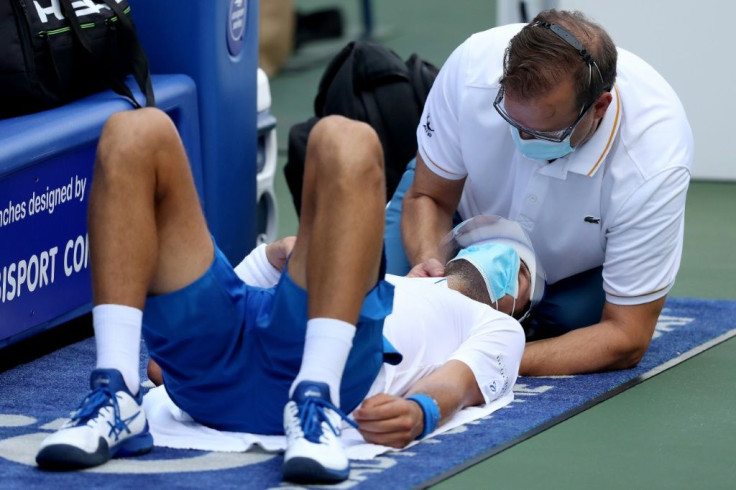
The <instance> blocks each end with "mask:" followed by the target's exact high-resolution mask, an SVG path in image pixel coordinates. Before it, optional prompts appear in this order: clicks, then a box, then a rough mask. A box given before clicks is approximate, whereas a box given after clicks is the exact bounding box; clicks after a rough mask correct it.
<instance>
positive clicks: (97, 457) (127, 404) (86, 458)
mask: <svg viewBox="0 0 736 490" xmlns="http://www.w3.org/2000/svg"><path fill="white" fill-rule="evenodd" d="M90 388H91V389H92V391H91V392H90V393H89V395H87V397H86V398H85V399H84V401H82V404H81V405H80V406H79V408H78V409H77V411H76V412H73V413H72V417H71V419H70V420H69V421H67V422H66V423H65V424H64V425H63V426H62V427H61V428H60V429H59V430H58V431H57V432H55V433H53V434H51V435H50V436H49V437H47V438H46V439H45V440H44V441H43V442H42V443H41V448H40V449H39V451H38V454H37V455H36V463H38V465H39V466H41V467H43V468H47V469H54V470H72V469H80V468H90V467H92V466H98V465H101V464H103V463H105V462H107V461H108V460H109V459H110V458H115V457H122V456H134V455H138V454H144V453H147V452H148V451H150V450H151V448H152V447H153V438H152V437H151V434H150V433H149V432H148V422H147V421H146V414H145V413H144V412H143V407H142V406H141V403H142V401H143V397H142V395H141V393H139V394H138V396H133V395H132V394H131V393H130V391H128V388H127V387H126V386H125V381H124V380H123V376H122V375H121V374H120V372H119V371H118V370H116V369H95V370H94V371H92V375H91V377H90Z"/></svg>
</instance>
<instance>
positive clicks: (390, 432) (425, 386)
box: [353, 360, 484, 448]
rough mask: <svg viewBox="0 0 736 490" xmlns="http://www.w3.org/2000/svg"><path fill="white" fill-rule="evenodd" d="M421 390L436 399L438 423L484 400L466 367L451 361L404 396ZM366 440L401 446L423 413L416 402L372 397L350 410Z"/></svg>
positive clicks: (419, 423)
mask: <svg viewBox="0 0 736 490" xmlns="http://www.w3.org/2000/svg"><path fill="white" fill-rule="evenodd" d="M415 393H424V394H427V395H429V396H431V397H432V398H434V400H435V401H436V402H437V405H438V406H439V409H440V425H441V424H443V423H444V422H445V421H447V420H448V419H449V418H450V417H452V416H453V415H454V414H455V412H457V411H458V410H461V409H463V408H465V407H469V406H473V405H480V404H482V403H484V400H483V395H482V394H481V391H480V388H478V383H477V382H476V379H475V376H474V375H473V372H472V371H471V370H470V368H469V367H468V366H467V365H466V364H465V363H463V362H461V361H456V360H451V361H448V362H446V363H445V364H444V365H442V367H440V368H439V369H437V370H436V371H434V372H433V373H432V374H430V375H429V376H427V377H425V378H422V379H421V380H419V381H418V382H417V383H415V384H414V386H412V388H411V389H410V390H409V393H407V396H410V395H413V394H415ZM353 417H354V418H355V421H356V422H357V423H358V426H359V430H360V433H361V434H362V435H363V437H364V438H365V440H366V441H368V442H371V443H373V444H381V445H384V446H391V447H396V448H401V447H404V446H406V445H407V444H409V443H410V442H412V441H413V440H414V439H416V438H417V437H418V436H419V435H420V434H421V433H422V431H423V430H424V413H423V412H422V409H421V408H420V407H419V405H418V404H417V403H416V402H413V401H411V400H407V399H406V398H401V397H398V396H394V395H388V394H385V393H382V394H379V395H376V396H373V397H371V398H369V399H367V400H365V401H364V402H363V404H362V405H361V407H360V408H358V409H357V410H355V411H354V412H353Z"/></svg>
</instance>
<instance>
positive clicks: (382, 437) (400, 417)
mask: <svg viewBox="0 0 736 490" xmlns="http://www.w3.org/2000/svg"><path fill="white" fill-rule="evenodd" d="M353 418H354V419H355V422H357V423H358V430H359V431H360V433H361V435H362V436H363V438H364V439H365V440H366V441H368V442H370V443H373V444H381V445H383V446H391V447H395V448H402V447H404V446H406V445H407V444H409V443H410V442H412V441H413V440H414V439H416V438H417V437H419V435H420V434H421V433H422V431H423V430H424V413H423V412H422V409H421V408H420V407H419V405H418V404H417V403H415V402H413V401H411V400H406V399H405V398H400V397H398V396H393V395H387V394H385V393H381V394H379V395H375V396H372V397H370V398H368V399H367V400H365V401H363V404H362V405H361V406H360V408H358V409H357V410H355V411H354V412H353Z"/></svg>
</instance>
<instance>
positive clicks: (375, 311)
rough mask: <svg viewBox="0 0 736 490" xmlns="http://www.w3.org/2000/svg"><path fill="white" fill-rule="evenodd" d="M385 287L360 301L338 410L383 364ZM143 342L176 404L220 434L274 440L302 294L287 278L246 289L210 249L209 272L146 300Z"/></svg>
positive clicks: (299, 341)
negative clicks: (262, 436)
mask: <svg viewBox="0 0 736 490" xmlns="http://www.w3.org/2000/svg"><path fill="white" fill-rule="evenodd" d="M392 305H393V286H391V285H390V284H389V283H387V282H385V281H384V280H380V281H379V282H378V283H377V284H376V286H375V287H374V288H373V289H372V290H371V291H370V292H369V293H368V294H367V295H366V298H365V300H364V303H363V307H362V310H361V312H360V318H359V321H358V325H357V331H356V334H355V338H354V340H353V348H352V350H351V351H350V355H349V356H348V360H347V365H346V367H345V371H344V374H343V380H342V386H341V388H340V398H341V402H342V403H341V405H342V409H343V411H345V412H346V413H349V412H351V411H352V410H354V409H355V408H356V407H357V406H358V405H359V404H360V403H361V402H362V400H363V398H364V397H365V395H366V393H367V392H368V389H369V388H370V386H371V384H372V383H373V381H374V379H375V377H376V375H377V374H378V371H379V370H380V368H381V364H382V363H383V345H384V344H383V320H384V318H385V317H386V316H387V315H388V314H389V313H391V309H392ZM143 321H144V326H143V337H144V339H145V341H146V345H147V347H148V351H149V354H150V356H151V358H153V359H154V360H155V361H156V362H157V363H158V364H159V365H160V366H161V368H162V370H163V373H164V383H165V386H166V390H167V392H168V393H169V396H170V397H171V399H172V400H173V401H174V403H176V405H177V406H178V407H179V408H181V409H182V410H184V411H185V412H187V413H188V414H189V415H191V416H192V417H193V418H194V419H195V420H197V421H198V422H200V423H202V424H204V425H207V426H210V427H213V428H216V429H220V430H229V431H238V432H251V433H257V434H283V409H284V405H285V404H286V403H287V401H288V392H289V388H290V386H291V383H292V381H293V380H294V378H295V377H296V375H297V373H298V372H299V368H300V366H301V359H302V354H303V351H304V336H305V333H306V322H307V292H306V291H304V290H303V289H301V288H300V287H299V286H297V285H296V284H295V283H294V282H293V281H292V279H291V278H290V277H289V275H288V274H287V273H284V274H282V276H281V279H280V281H279V283H278V284H277V285H276V286H275V287H273V288H268V289H264V288H258V287H252V286H248V285H246V284H245V283H243V281H242V280H240V278H239V277H238V276H237V275H236V274H235V272H234V271H233V268H232V266H231V265H230V263H229V262H228V260H227V258H226V257H225V256H224V255H223V254H222V252H221V251H220V250H219V249H217V247H215V258H214V260H213V262H212V265H211V266H210V268H209V269H208V270H207V272H205V274H204V275H203V276H202V277H200V278H199V279H198V280H197V281H195V282H194V283H192V284H190V285H189V286H186V287H185V288H183V289H180V290H178V291H174V292H172V293H169V294H165V295H161V296H152V297H150V298H148V301H147V302H146V308H145V315H144V320H143Z"/></svg>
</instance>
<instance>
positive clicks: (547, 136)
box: [493, 85, 595, 143]
mask: <svg viewBox="0 0 736 490" xmlns="http://www.w3.org/2000/svg"><path fill="white" fill-rule="evenodd" d="M504 93H505V90H504V88H503V85H502V86H501V88H500V89H499V90H498V95H496V100H495V101H494V102H493V107H494V108H495V109H496V111H497V112H498V113H499V115H500V116H501V117H502V118H504V119H505V120H506V122H507V123H509V124H510V125H512V126H513V127H515V128H516V129H518V130H519V131H520V132H522V133H526V134H528V135H530V136H532V137H534V138H537V139H540V140H545V141H552V142H554V143H560V142H562V141H564V140H565V138H567V137H568V136H570V134H572V132H573V131H575V128H576V127H577V125H578V124H579V123H580V121H581V120H582V119H583V118H584V117H585V115H586V114H587V113H588V111H589V110H590V108H591V107H593V104H594V102H595V101H593V102H590V103H589V104H587V105H584V106H583V107H582V108H581V109H580V114H579V115H578V117H577V119H575V121H574V122H573V123H572V124H571V125H569V126H568V127H566V128H564V129H559V130H557V131H537V130H535V129H531V128H527V127H526V126H524V125H523V124H521V123H520V122H518V121H517V120H516V119H514V118H513V117H511V115H509V113H508V112H506V108H505V107H504V105H503V104H502V103H501V102H502V101H503V96H504Z"/></svg>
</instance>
